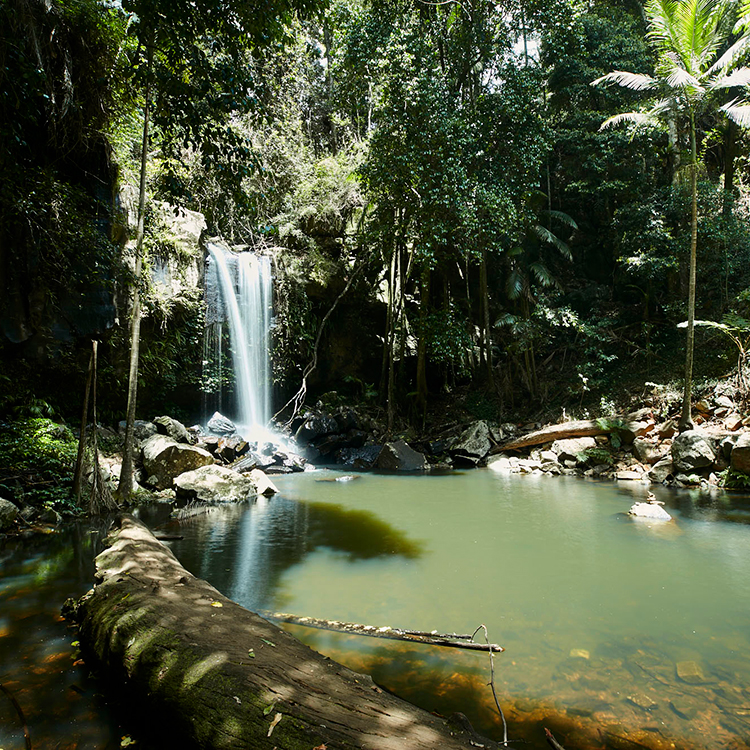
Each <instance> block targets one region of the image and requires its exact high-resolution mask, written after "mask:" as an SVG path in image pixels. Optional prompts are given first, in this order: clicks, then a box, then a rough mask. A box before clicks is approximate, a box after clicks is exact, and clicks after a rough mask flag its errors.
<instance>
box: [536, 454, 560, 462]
mask: <svg viewBox="0 0 750 750" xmlns="http://www.w3.org/2000/svg"><path fill="white" fill-rule="evenodd" d="M539 460H540V461H541V462H542V463H548V462H554V463H557V453H555V452H554V451H542V452H541V453H540V454H539Z"/></svg>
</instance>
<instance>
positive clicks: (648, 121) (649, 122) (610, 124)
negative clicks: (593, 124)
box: [599, 112, 659, 130]
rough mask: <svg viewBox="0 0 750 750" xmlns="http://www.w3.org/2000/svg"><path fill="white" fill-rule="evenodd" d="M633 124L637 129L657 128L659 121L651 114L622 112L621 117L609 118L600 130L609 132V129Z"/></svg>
mask: <svg viewBox="0 0 750 750" xmlns="http://www.w3.org/2000/svg"><path fill="white" fill-rule="evenodd" d="M626 122H628V123H631V124H632V125H635V126H636V127H645V126H651V127H657V126H658V125H659V121H658V119H657V118H656V117H654V116H653V115H652V114H651V113H650V112H621V113H620V114H619V115H612V117H609V118H607V119H606V120H605V121H604V122H603V123H602V124H601V125H600V126H599V130H607V129H608V128H616V127H619V126H620V125H623V124H624V123H626Z"/></svg>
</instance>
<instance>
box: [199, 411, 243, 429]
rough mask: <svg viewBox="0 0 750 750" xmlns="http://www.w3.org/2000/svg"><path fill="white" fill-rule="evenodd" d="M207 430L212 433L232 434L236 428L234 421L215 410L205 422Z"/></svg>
mask: <svg viewBox="0 0 750 750" xmlns="http://www.w3.org/2000/svg"><path fill="white" fill-rule="evenodd" d="M206 427H207V428H208V431H209V432H212V433H213V434H214V435H234V433H235V432H237V428H236V427H235V426H234V422H232V420H231V419H227V417H225V416H224V415H223V414H220V413H219V412H218V411H215V412H214V414H213V416H212V417H211V419H209V420H208V423H207V424H206Z"/></svg>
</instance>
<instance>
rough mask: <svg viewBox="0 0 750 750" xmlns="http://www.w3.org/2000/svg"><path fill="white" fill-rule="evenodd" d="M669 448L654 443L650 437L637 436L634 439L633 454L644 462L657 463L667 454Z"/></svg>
mask: <svg viewBox="0 0 750 750" xmlns="http://www.w3.org/2000/svg"><path fill="white" fill-rule="evenodd" d="M668 452H669V451H668V449H667V448H666V447H664V446H660V445H659V444H657V443H652V442H651V441H650V440H649V439H648V438H645V437H637V438H635V440H633V455H634V456H635V457H636V458H637V459H638V460H639V461H640V462H641V463H642V464H655V463H657V462H658V461H661V459H662V458H664V456H666V455H667V453H668Z"/></svg>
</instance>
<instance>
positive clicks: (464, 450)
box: [450, 420, 492, 465]
mask: <svg viewBox="0 0 750 750" xmlns="http://www.w3.org/2000/svg"><path fill="white" fill-rule="evenodd" d="M490 448H492V441H491V440H490V428H489V427H488V425H487V422H484V421H482V420H480V421H479V422H474V424H472V425H471V426H470V427H468V428H467V429H466V430H464V431H463V432H462V433H461V436H460V437H459V438H458V440H456V442H455V443H453V445H452V446H451V449H450V452H451V455H452V456H453V457H454V458H459V459H460V458H466V459H469V462H470V463H472V464H474V465H476V464H477V463H479V461H481V460H482V459H483V458H484V457H485V456H486V455H487V454H488V453H489V452H490Z"/></svg>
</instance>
